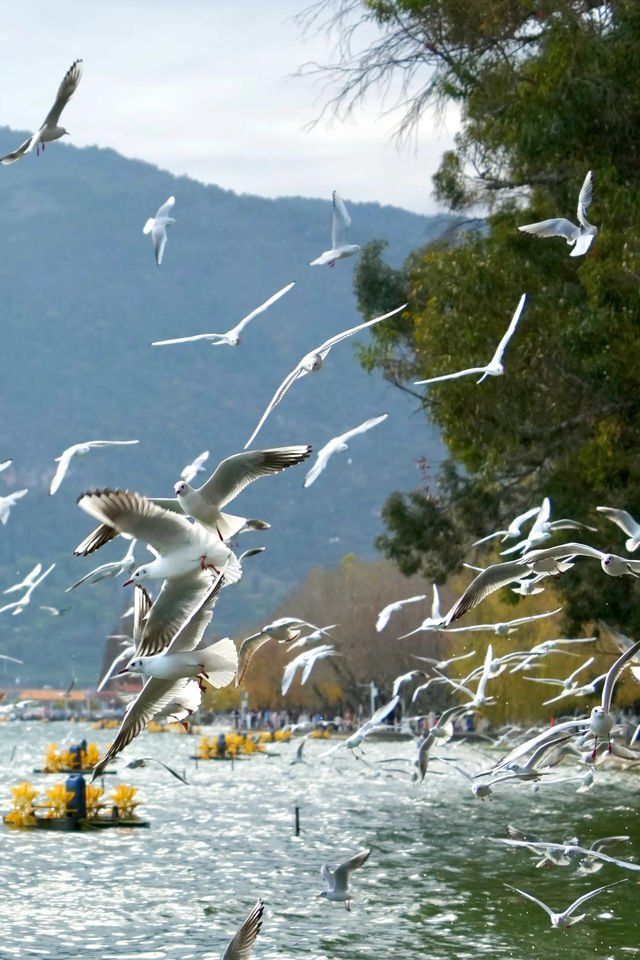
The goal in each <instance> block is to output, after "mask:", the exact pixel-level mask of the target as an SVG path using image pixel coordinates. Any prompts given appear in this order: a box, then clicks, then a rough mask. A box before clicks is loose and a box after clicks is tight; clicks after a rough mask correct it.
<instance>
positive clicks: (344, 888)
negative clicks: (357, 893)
mask: <svg viewBox="0 0 640 960" xmlns="http://www.w3.org/2000/svg"><path fill="white" fill-rule="evenodd" d="M370 855H371V850H370V849H369V850H361V851H360V853H356V855H355V857H351V859H350V860H345V862H344V863H341V864H340V866H339V867H336V869H335V870H330V869H329V866H328V865H327V864H326V863H325V864H323V866H322V870H321V871H320V875H321V877H322V879H323V880H324V882H325V883H326V884H327V887H328V889H327V890H323V891H322V893H319V894H318V896H319V897H326V899H327V900H337V901H338V902H339V903H344V907H345V910H351V893H350V892H349V875H350V874H351V873H353V871H354V870H358V869H359V868H360V867H362V866H363V865H364V864H365V863H366V862H367V860H368V859H369V856H370Z"/></svg>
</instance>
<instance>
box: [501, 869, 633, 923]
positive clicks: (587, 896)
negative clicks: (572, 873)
mask: <svg viewBox="0 0 640 960" xmlns="http://www.w3.org/2000/svg"><path fill="white" fill-rule="evenodd" d="M625 882H626V881H625V880H615V881H614V882H613V883H607V884H605V885H604V887H598V888H597V889H596V890H590V891H589V893H583V894H582V896H581V897H578V899H577V900H574V901H573V903H572V904H571V905H570V906H568V907H567V909H566V910H563V911H562V913H555V912H554V911H553V910H552V909H551V907H548V906H547V905H546V903H543V902H542V900H538V898H537V897H534V896H533V894H531V893H526V892H525V891H524V890H519V889H518V887H512V886H511V884H510V883H505V887H508V888H509V890H515V892H516V893H519V894H520V896H522V897H526V898H527V900H531V902H532V903H537V904H538V906H539V907H542V909H543V910H544V911H545V913H548V914H549V917H550V918H551V926H552V927H555V928H556V930H566V928H567V927H572V926H573V924H574V923H579V921H580V920H584V918H585V917H586V913H581V914H580V916H579V917H572V916H571V914H572V913H573V912H574V911H575V910H577V908H578V907H581V906H582V904H583V903H586V902H587V900H591V898H592V897H595V896H596V895H597V894H598V893H602V891H603V890H608V889H609V887H615V886H616V885H617V884H619V883H625Z"/></svg>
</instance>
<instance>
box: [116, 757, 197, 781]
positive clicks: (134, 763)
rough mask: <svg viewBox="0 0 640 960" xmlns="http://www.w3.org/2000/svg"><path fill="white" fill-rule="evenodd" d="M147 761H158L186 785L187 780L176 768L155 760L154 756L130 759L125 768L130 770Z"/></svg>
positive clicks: (157, 761) (143, 765) (145, 763)
mask: <svg viewBox="0 0 640 960" xmlns="http://www.w3.org/2000/svg"><path fill="white" fill-rule="evenodd" d="M148 763H158V764H159V765H160V766H161V767H164V768H165V770H167V771H168V772H169V773H170V774H171V775H172V776H173V777H175V778H176V780H179V781H180V782H181V783H186V784H187V785H188V783H189V781H188V780H187V779H185V777H183V776H182V774H181V773H178V772H177V770H174V769H173V767H170V766H169V765H168V764H166V763H165V762H164V761H163V760H157V759H156V758H155V757H139V758H138V759H137V760H130V761H129V763H127V764H126V766H127V768H129V767H130V768H131V769H132V770H137V769H138V768H139V767H146V766H147V764H148Z"/></svg>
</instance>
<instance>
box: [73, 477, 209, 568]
mask: <svg viewBox="0 0 640 960" xmlns="http://www.w3.org/2000/svg"><path fill="white" fill-rule="evenodd" d="M78 506H79V507H80V509H81V510H84V511H85V513H88V514H89V515H90V516H92V517H95V518H96V519H97V520H100V521H101V522H102V523H105V524H107V525H108V526H110V527H114V528H115V529H116V530H117V531H118V532H119V533H128V534H129V536H132V537H136V538H137V539H138V540H142V541H143V542H144V543H148V544H150V545H151V546H152V547H154V549H155V550H157V551H158V552H159V553H161V554H162V553H170V552H171V551H172V550H175V549H176V548H179V547H181V546H187V545H188V544H189V543H190V542H191V540H192V533H193V530H192V525H191V523H190V522H189V521H188V520H187V518H186V517H184V516H179V515H178V514H176V513H173V512H171V511H169V510H163V509H162V508H161V507H158V506H156V505H155V504H154V503H152V501H151V500H148V499H147V498H146V497H143V496H142V495H141V494H139V493H135V492H134V491H133V490H96V491H94V492H93V493H83V494H81V495H80V497H78Z"/></svg>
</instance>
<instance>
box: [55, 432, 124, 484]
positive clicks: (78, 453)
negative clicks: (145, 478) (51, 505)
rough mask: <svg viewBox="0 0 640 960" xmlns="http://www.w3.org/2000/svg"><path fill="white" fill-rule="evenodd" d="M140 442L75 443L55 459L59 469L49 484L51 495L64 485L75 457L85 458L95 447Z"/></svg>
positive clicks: (92, 441)
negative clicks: (65, 477)
mask: <svg viewBox="0 0 640 960" xmlns="http://www.w3.org/2000/svg"><path fill="white" fill-rule="evenodd" d="M139 442H140V441H139V440H87V441H86V442H85V443H74V444H73V445H72V446H71V447H67V449H66V450H64V451H63V453H61V454H60V456H59V457H55V461H56V463H57V464H58V468H57V470H56V472H55V474H54V476H53V479H52V481H51V483H50V484H49V495H50V496H53V494H54V493H55V492H56V490H57V489H58V487H59V486H60V484H61V483H62V481H63V479H64V476H65V474H66V472H67V470H68V469H69V464H70V463H71V460H72V459H73V457H83V456H84V455H85V454H87V453H89V451H90V450H92V449H93V448H94V447H119V446H126V445H127V444H131V443H139Z"/></svg>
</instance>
